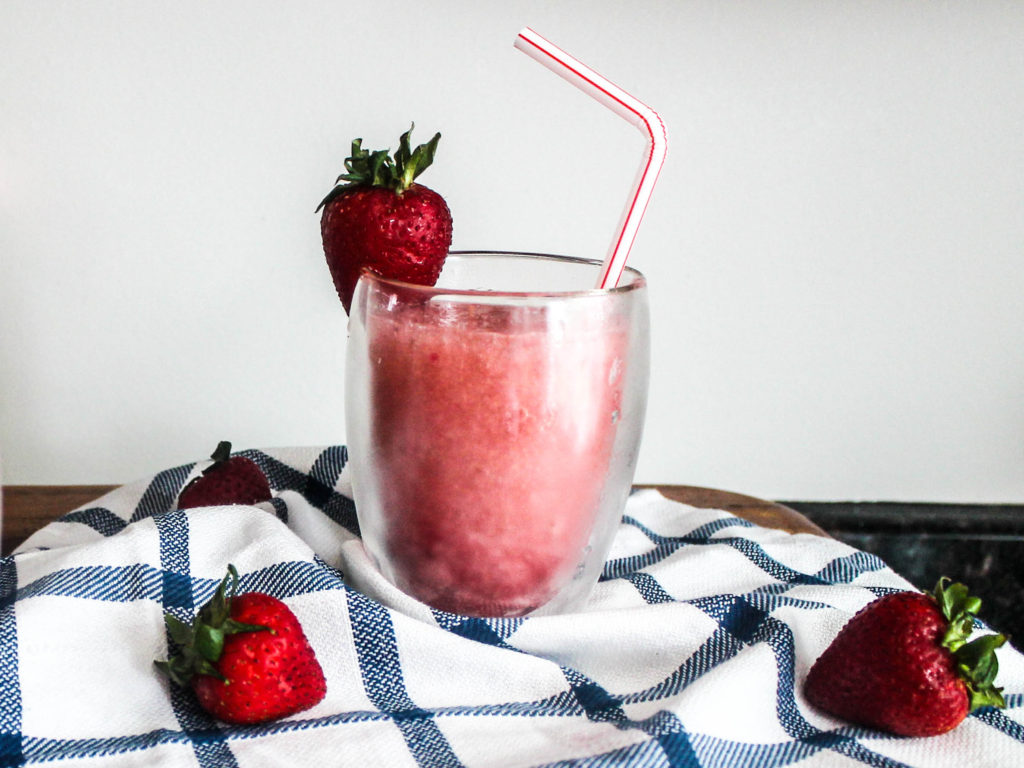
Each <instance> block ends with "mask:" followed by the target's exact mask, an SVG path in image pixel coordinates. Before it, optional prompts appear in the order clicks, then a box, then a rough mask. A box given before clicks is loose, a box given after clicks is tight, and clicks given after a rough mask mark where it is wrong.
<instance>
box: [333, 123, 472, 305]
mask: <svg viewBox="0 0 1024 768" xmlns="http://www.w3.org/2000/svg"><path fill="white" fill-rule="evenodd" d="M411 134H412V128H410V129H409V130H408V131H406V132H405V133H403V134H402V136H401V138H400V139H399V147H398V151H397V152H396V153H395V156H394V158H392V157H391V155H390V154H389V152H390V150H386V149H384V150H378V151H375V152H369V151H368V150H365V149H363V148H362V141H363V140H362V139H356V140H355V141H353V142H352V154H351V156H350V157H349V158H348V159H346V160H345V170H346V171H347V173H343V174H342V175H341V176H339V177H338V179H337V181H336V182H335V187H334V189H332V190H331V191H330V192H329V193H328V194H327V197H325V198H324V199H323V201H322V202H321V203H320V205H319V206H317V211H319V210H320V209H321V208H322V209H323V214H322V215H321V217H320V234H321V235H322V237H323V243H324V254H325V255H326V256H327V266H328V267H329V268H330V270H331V277H332V278H333V279H334V287H335V289H336V290H337V291H338V297H339V298H340V299H341V303H342V305H343V306H344V307H345V311H346V312H348V311H349V308H350V306H351V304H352V292H353V291H354V290H355V285H356V281H357V280H358V279H359V275H360V274H361V273H362V271H363V270H364V269H369V270H371V271H373V272H375V273H376V274H378V275H380V276H382V277H387V278H391V279H395V280H402V281H405V282H409V283H419V284H421V285H433V284H434V283H435V282H437V277H438V275H439V274H440V273H441V267H442V266H443V265H444V260H445V257H446V256H447V255H448V248H449V247H450V246H451V244H452V215H451V212H450V211H449V210H448V205H447V203H445V201H444V198H442V197H441V196H440V195H439V194H437V192H435V191H434V190H432V189H429V188H428V187H424V186H423V185H422V184H415V183H413V180H414V179H415V178H416V177H417V176H419V175H420V174H421V173H423V171H424V170H425V169H426V168H427V166H429V165H430V164H431V163H432V162H433V160H434V153H435V152H436V151H437V142H438V141H440V139H441V134H440V133H438V134H435V135H434V138H432V139H431V140H430V141H429V142H428V143H426V144H421V145H420V146H418V147H416V149H410V144H409V137H410V135H411Z"/></svg>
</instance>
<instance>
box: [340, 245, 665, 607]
mask: <svg viewBox="0 0 1024 768" xmlns="http://www.w3.org/2000/svg"><path fill="white" fill-rule="evenodd" d="M600 267H601V265H600V263H599V262H591V261H583V260H579V259H570V258H566V257H557V256H543V255H535V254H511V253H494V252H475V253H462V252H453V253H452V254H451V255H449V257H448V259H447V261H446V263H445V268H444V270H443V271H442V274H441V277H440V279H439V280H438V284H437V286H434V287H424V286H420V285H411V284H408V283H402V282H398V281H394V280H387V279H383V278H380V277H378V276H376V275H373V274H370V273H364V274H363V276H362V277H361V278H360V279H359V282H358V284H357V286H356V290H355V295H354V297H353V302H352V310H351V313H350V320H349V339H348V358H347V361H346V424H347V433H348V440H349V449H350V451H349V452H350V456H351V468H352V483H353V491H354V494H355V501H356V510H357V515H358V519H359V525H360V529H361V533H362V538H363V543H364V545H365V547H366V549H367V550H368V552H369V554H370V556H371V557H372V558H373V559H374V561H375V562H376V564H377V566H378V567H379V568H380V570H381V572H382V573H383V574H384V576H385V577H386V578H387V579H388V580H389V581H391V582H392V583H393V584H394V585H396V586H397V587H398V588H399V589H401V590H403V591H404V592H406V593H407V594H410V595H412V596H413V597H416V598H417V599H419V600H421V601H423V602H425V603H427V604H428V605H430V606H432V607H434V608H438V609H441V610H445V611H450V612H453V613H459V614H464V615H471V616H521V615H525V614H542V613H555V612H567V611H572V610H574V609H577V608H579V607H580V606H581V604H582V603H583V602H584V601H585V600H586V598H587V596H588V595H589V593H590V591H591V589H592V588H593V586H594V584H595V583H596V582H597V579H598V577H599V576H600V572H601V567H602V565H603V563H604V560H605V558H606V556H607V554H608V550H609V548H610V546H611V541H612V538H613V536H614V533H615V529H616V527H617V526H618V524H619V521H620V519H621V515H622V510H623V507H624V506H625V502H626V498H627V497H628V495H629V491H630V488H631V485H632V481H633V472H634V469H635V467H636V460H637V453H638V449H639V445H640V437H641V433H642V431H643V422H644V412H645V409H646V403H647V381H648V357H649V338H648V336H649V330H648V328H649V320H648V308H647V285H646V281H645V280H644V277H643V275H641V274H640V273H639V272H637V271H636V270H633V269H627V270H626V271H625V273H624V274H623V277H622V280H621V281H620V284H619V286H618V287H617V288H614V289H611V290H596V289H592V288H590V287H589V286H592V285H595V284H596V282H597V277H598V274H599V271H600Z"/></svg>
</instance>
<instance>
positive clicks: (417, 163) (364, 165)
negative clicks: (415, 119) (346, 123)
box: [316, 123, 441, 211]
mask: <svg viewBox="0 0 1024 768" xmlns="http://www.w3.org/2000/svg"><path fill="white" fill-rule="evenodd" d="M415 127H416V124H415V123H413V124H412V125H411V126H410V128H409V130H408V131H406V132H405V133H403V134H402V135H401V137H400V138H399V140H398V151H397V152H395V154H394V157H392V156H391V150H390V149H380V150H376V151H374V152H371V151H369V150H367V149H363V140H362V139H354V140H353V141H352V150H351V154H350V155H349V156H348V158H346V160H345V171H346V172H345V173H343V174H341V175H340V176H339V177H338V178H337V180H335V182H334V183H335V186H334V188H333V189H332V190H331V191H330V192H328V193H327V197H325V198H324V199H323V200H321V201H320V205H318V206H317V208H316V210H317V211H319V210H320V209H321V208H323V207H324V206H325V205H327V204H328V203H329V202H331V200H333V199H334V198H336V197H337V196H338V195H340V194H341V193H342V192H344V191H345V190H347V189H349V188H350V187H357V186H362V187H383V188H386V189H390V190H392V191H393V192H395V194H398V195H400V194H402V193H403V192H405V190H407V189H408V188H409V187H411V186H412V184H413V181H415V179H416V178H417V177H418V176H419V175H420V174H421V173H423V171H425V170H426V169H427V168H429V167H430V165H431V163H433V162H434V155H435V154H436V153H437V144H438V142H439V141H440V140H441V134H440V133H435V134H434V138H432V139H431V140H430V141H428V142H427V143H426V144H420V145H419V146H418V147H416V148H415V149H413V148H412V142H411V136H412V131H413V128H415Z"/></svg>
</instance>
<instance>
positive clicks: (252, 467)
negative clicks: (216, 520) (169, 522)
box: [178, 440, 270, 509]
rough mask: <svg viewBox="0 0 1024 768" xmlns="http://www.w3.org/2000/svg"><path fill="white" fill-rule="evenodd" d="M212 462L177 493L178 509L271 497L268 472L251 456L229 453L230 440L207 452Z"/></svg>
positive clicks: (247, 502) (241, 502)
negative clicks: (265, 473)
mask: <svg viewBox="0 0 1024 768" xmlns="http://www.w3.org/2000/svg"><path fill="white" fill-rule="evenodd" d="M210 458H211V459H213V464H211V465H210V466H209V467H207V468H206V469H205V470H203V473H202V474H201V475H199V477H195V478H193V479H192V480H191V481H190V482H189V484H188V485H186V486H185V487H184V488H183V489H182V491H181V494H180V495H179V496H178V509H192V508H194V507H212V506H215V505H218V504H258V503H259V502H261V501H267V500H268V499H270V483H268V482H267V476H266V475H264V474H263V471H262V470H261V469H260V468H259V467H258V466H257V465H256V462H254V461H253V460H252V459H247V458H245V457H244V456H232V455H231V443H229V442H228V441H227V440H222V441H221V442H220V443H218V444H217V450H215V451H214V452H213V454H212V455H211V456H210Z"/></svg>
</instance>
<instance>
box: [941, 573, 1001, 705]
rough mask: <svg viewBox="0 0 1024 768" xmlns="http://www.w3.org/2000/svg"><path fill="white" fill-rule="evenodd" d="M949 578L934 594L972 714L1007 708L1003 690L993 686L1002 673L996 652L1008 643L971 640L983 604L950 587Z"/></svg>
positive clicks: (997, 638)
mask: <svg viewBox="0 0 1024 768" xmlns="http://www.w3.org/2000/svg"><path fill="white" fill-rule="evenodd" d="M948 582H949V579H948V578H947V577H945V576H943V577H942V578H940V579H939V581H938V583H937V584H936V585H935V590H934V591H933V592H932V597H933V598H934V599H935V601H936V602H937V603H938V605H939V608H940V609H941V611H942V615H943V616H945V618H946V620H947V621H948V622H949V627H948V628H947V630H946V633H945V635H944V636H943V638H942V645H943V646H944V647H946V648H948V649H949V650H950V652H951V653H952V654H953V658H954V659H955V660H956V665H957V671H958V672H959V674H960V677H962V678H963V680H964V683H965V684H966V685H967V693H968V696H969V698H970V711H971V712H973V711H974V710H975V709H978V708H979V707H985V706H992V707H1005V706H1006V702H1005V700H1004V699H1003V695H1002V688H997V687H996V686H994V685H993V683H994V682H995V679H996V675H997V674H998V673H999V660H998V658H997V657H996V653H995V651H996V649H997V648H999V647H1000V646H1002V645H1003V644H1004V643H1005V642H1006V636H1005V635H1001V634H999V635H981V636H980V637H976V638H974V639H973V640H968V638H969V636H970V634H971V632H972V631H973V630H974V620H975V618H976V617H977V615H978V611H979V610H981V600H980V599H979V598H977V597H974V596H973V595H970V594H968V591H967V587H966V586H964V585H963V584H960V583H956V584H949V583H948Z"/></svg>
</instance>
